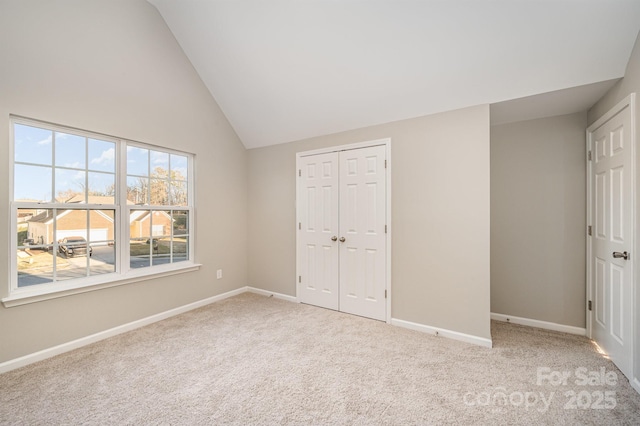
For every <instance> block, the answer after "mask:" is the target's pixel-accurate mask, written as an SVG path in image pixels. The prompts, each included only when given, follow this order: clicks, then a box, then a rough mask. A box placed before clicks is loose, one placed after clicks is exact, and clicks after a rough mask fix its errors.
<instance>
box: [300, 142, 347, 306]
mask: <svg viewBox="0 0 640 426" xmlns="http://www.w3.org/2000/svg"><path fill="white" fill-rule="evenodd" d="M298 169H299V173H300V176H299V184H298V200H299V202H298V228H299V229H298V235H299V240H298V268H299V269H298V270H299V284H298V297H299V299H300V301H301V302H303V303H309V304H311V305H316V306H321V307H323V308H329V309H334V310H337V309H338V244H339V243H338V242H337V241H336V240H337V236H338V153H335V152H332V153H328V154H319V155H313V156H308V157H302V158H301V159H300V160H299V163H298Z"/></svg>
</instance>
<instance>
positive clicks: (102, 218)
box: [27, 209, 114, 245]
mask: <svg viewBox="0 0 640 426" xmlns="http://www.w3.org/2000/svg"><path fill="white" fill-rule="evenodd" d="M109 213H111V212H110V211H108V210H105V211H104V212H103V211H99V210H92V211H91V212H90V213H89V221H90V224H91V231H90V235H89V236H88V237H89V238H87V213H86V210H71V209H70V210H58V214H57V221H56V232H55V235H54V230H53V222H54V220H53V219H54V217H53V214H52V210H45V211H44V212H43V213H40V214H39V215H37V216H34V217H32V218H31V220H29V221H28V228H27V235H28V238H31V239H33V241H34V243H35V244H50V243H53V242H54V241H57V240H61V239H63V238H66V237H74V236H78V237H84V238H87V239H88V240H89V241H95V242H97V243H96V245H99V244H107V242H108V241H113V239H114V231H113V230H114V227H113V217H112V216H110V215H109Z"/></svg>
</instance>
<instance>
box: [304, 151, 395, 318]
mask: <svg viewBox="0 0 640 426" xmlns="http://www.w3.org/2000/svg"><path fill="white" fill-rule="evenodd" d="M386 176H387V173H386V145H378V146H373V147H363V148H357V149H350V150H344V151H340V152H329V153H321V154H312V155H301V156H299V157H298V185H297V191H298V192H297V193H298V202H297V211H298V213H297V215H298V249H297V261H298V298H299V300H300V301H301V302H303V303H309V304H312V305H316V306H321V307H324V308H329V309H334V310H339V311H342V312H347V313H351V314H355V315H360V316H364V317H368V318H374V319H377V320H381V321H384V320H386V316H387V315H386V314H387V299H386V296H387V292H386V286H387V235H386V231H387V226H386V220H387V217H386V216H387V178H386Z"/></svg>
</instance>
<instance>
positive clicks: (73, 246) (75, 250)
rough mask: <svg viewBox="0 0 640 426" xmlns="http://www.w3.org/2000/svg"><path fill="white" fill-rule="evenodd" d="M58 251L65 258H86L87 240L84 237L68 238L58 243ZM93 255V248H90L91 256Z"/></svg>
mask: <svg viewBox="0 0 640 426" xmlns="http://www.w3.org/2000/svg"><path fill="white" fill-rule="evenodd" d="M58 251H59V252H60V253H61V254H64V255H65V257H73V256H86V255H87V240H85V239H84V238H83V237H67V238H63V239H62V240H60V241H58ZM92 254H93V248H91V246H89V256H91V255H92Z"/></svg>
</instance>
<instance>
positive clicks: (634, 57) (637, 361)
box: [588, 34, 640, 389]
mask: <svg viewBox="0 0 640 426" xmlns="http://www.w3.org/2000/svg"><path fill="white" fill-rule="evenodd" d="M630 93H635V94H636V117H635V118H636V140H635V146H636V205H639V204H638V201H639V200H640V105H639V104H640V34H638V37H637V38H636V44H635V46H634V48H633V51H632V52H631V58H630V59H629V63H628V64H627V69H626V72H625V74H624V78H623V79H622V80H620V81H619V82H618V83H616V85H615V86H613V87H612V88H611V90H609V91H608V92H607V93H606V94H605V95H604V96H603V97H602V99H600V100H599V101H598V103H596V104H595V105H594V106H593V107H592V108H591V109H590V110H589V117H588V119H589V124H592V123H594V122H595V121H596V120H597V119H598V118H600V117H602V116H603V115H604V114H605V113H606V112H607V111H609V110H610V109H611V108H613V107H614V106H615V105H616V104H617V103H618V102H620V101H621V100H622V99H624V98H625V97H627V96H628V95H629V94H630ZM638 247H640V212H638V211H636V253H635V258H634V260H635V265H636V272H635V282H634V285H635V295H636V298H635V317H634V324H635V332H634V339H635V351H634V363H633V364H634V376H635V380H637V381H638V383H637V387H636V389H638V388H639V387H640V273H639V272H638V268H640V253H638V251H639V250H638V249H637V248H638Z"/></svg>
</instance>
